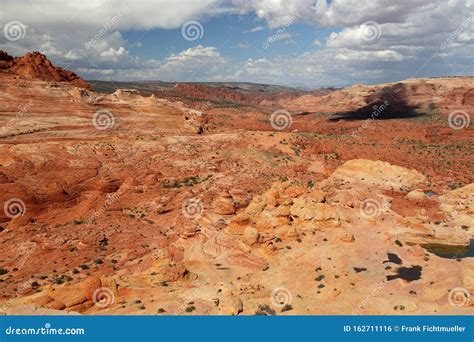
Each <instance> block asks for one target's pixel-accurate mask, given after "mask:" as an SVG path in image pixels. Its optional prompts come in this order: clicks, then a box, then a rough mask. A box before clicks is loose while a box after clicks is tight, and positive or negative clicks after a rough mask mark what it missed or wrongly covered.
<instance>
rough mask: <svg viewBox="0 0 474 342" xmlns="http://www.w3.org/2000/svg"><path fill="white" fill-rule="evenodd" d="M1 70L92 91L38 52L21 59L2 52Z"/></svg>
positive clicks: (69, 72) (81, 81) (79, 79)
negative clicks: (65, 83) (67, 83)
mask: <svg viewBox="0 0 474 342" xmlns="http://www.w3.org/2000/svg"><path fill="white" fill-rule="evenodd" d="M0 70H3V71H6V72H11V73H13V74H16V75H21V76H25V77H28V78H33V79H37V80H42V81H47V82H50V81H55V82H69V83H71V84H72V85H75V86H76V87H80V88H85V89H91V87H90V85H89V84H88V83H87V82H86V81H84V80H83V79H82V78H80V77H79V76H77V75H76V74H75V73H73V72H72V71H69V70H65V69H63V68H61V67H57V66H54V65H53V64H52V63H51V61H50V60H49V59H48V58H47V57H46V56H45V55H43V54H42V53H40V52H38V51H34V52H28V53H27V54H26V55H24V56H21V57H12V56H10V55H9V54H8V53H6V52H4V51H0Z"/></svg>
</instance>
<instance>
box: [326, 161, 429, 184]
mask: <svg viewBox="0 0 474 342" xmlns="http://www.w3.org/2000/svg"><path fill="white" fill-rule="evenodd" d="M331 178H332V179H337V180H341V181H344V182H349V183H352V182H360V183H363V184H367V185H371V186H375V187H378V188H381V189H385V190H395V191H408V190H411V189H413V188H414V187H416V186H418V185H420V184H422V183H423V182H425V181H426V177H425V176H424V175H422V174H421V173H419V172H418V171H416V170H409V169H407V168H404V167H401V166H396V165H391V164H389V163H386V162H382V161H379V160H378V161H372V160H367V159H355V160H350V161H347V162H346V163H344V164H343V165H342V166H340V167H339V168H337V170H336V171H335V172H334V173H333V174H332V176H331Z"/></svg>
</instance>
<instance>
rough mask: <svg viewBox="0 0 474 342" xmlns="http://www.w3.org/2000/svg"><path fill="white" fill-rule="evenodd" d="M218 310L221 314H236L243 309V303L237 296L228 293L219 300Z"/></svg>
mask: <svg viewBox="0 0 474 342" xmlns="http://www.w3.org/2000/svg"><path fill="white" fill-rule="evenodd" d="M219 310H220V312H221V313H222V314H223V315H231V316H237V315H238V314H239V313H241V312H242V311H243V310H244V303H243V302H242V299H240V298H239V297H237V296H232V295H230V294H228V296H225V297H223V298H222V299H221V300H220V301H219Z"/></svg>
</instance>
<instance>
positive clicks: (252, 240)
mask: <svg viewBox="0 0 474 342" xmlns="http://www.w3.org/2000/svg"><path fill="white" fill-rule="evenodd" d="M259 237H260V234H259V232H258V230H257V229H255V228H253V227H247V228H245V230H244V237H243V240H244V242H245V243H246V244H247V245H250V246H253V245H255V244H256V243H257V242H258V238H259Z"/></svg>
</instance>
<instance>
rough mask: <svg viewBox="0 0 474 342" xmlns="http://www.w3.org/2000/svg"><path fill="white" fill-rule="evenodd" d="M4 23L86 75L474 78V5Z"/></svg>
mask: <svg viewBox="0 0 474 342" xmlns="http://www.w3.org/2000/svg"><path fill="white" fill-rule="evenodd" d="M0 25H1V26H2V28H3V29H2V31H3V36H0V49H2V50H5V51H7V52H9V53H10V54H13V55H21V54H23V53H25V52H27V51H31V50H38V51H41V52H43V53H45V54H46V55H47V56H48V57H49V58H50V59H51V60H52V61H53V62H54V63H56V64H58V65H61V66H63V67H66V68H69V69H71V70H73V71H75V72H76V73H78V74H79V75H80V76H82V77H83V78H86V79H104V80H163V81H180V82H195V81H226V82H228V81H246V82H258V83H273V84H283V85H290V86H302V87H308V88H315V87H320V86H341V85H350V84H354V83H367V84H374V83H383V82H394V81H399V80H403V79H406V78H411V77H428V76H443V75H473V74H474V68H473V64H472V63H473V62H472V58H471V55H472V51H473V50H472V48H473V45H474V2H473V1H472V0H449V1H445V0H432V1H424V0H423V1H422V0H411V1H399V2H394V1H390V0H371V1H355V0H333V1H330V2H328V1H325V0H287V1H284V0H228V1H222V0H221V1H218V0H194V1H193V0H175V1H166V0H155V1H135V2H131V1H125V0H102V1H99V0H95V1H94V0H91V1H88V2H84V1H76V0H71V1H67V2H51V1H42V0H16V1H14V0H3V1H2V9H0ZM186 27H188V28H189V27H191V28H194V32H193V31H192V30H191V31H190V32H191V34H192V33H197V36H193V37H191V36H187V32H188V31H183V28H186ZM183 32H185V33H184V34H183ZM15 34H17V35H16V36H15ZM194 38H196V39H194Z"/></svg>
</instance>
